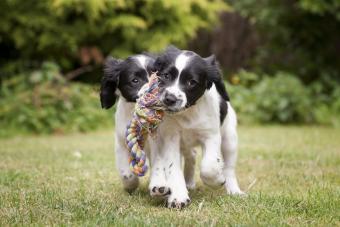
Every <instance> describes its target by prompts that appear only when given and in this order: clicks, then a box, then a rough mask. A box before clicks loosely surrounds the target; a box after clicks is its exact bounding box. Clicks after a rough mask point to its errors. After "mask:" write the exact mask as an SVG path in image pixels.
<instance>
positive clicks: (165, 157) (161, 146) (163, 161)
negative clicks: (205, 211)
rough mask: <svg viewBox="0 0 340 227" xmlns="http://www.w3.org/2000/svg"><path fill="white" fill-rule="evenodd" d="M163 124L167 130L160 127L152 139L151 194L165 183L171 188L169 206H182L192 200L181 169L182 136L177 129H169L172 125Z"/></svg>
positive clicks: (165, 185)
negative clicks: (180, 144)
mask: <svg viewBox="0 0 340 227" xmlns="http://www.w3.org/2000/svg"><path fill="white" fill-rule="evenodd" d="M162 126H165V127H164V128H165V129H167V130H165V131H162V130H161V129H160V128H159V129H158V130H159V131H158V135H157V137H156V138H155V139H154V140H153V141H151V140H152V139H150V147H151V153H152V155H151V157H152V159H151V164H152V166H153V167H152V173H151V180H150V186H149V189H150V194H151V195H153V193H154V192H153V191H154V190H157V188H158V190H160V188H161V187H160V186H162V184H164V185H163V188H165V189H169V190H170V192H168V193H167V194H166V195H167V204H168V207H169V208H171V207H173V208H182V207H184V206H186V205H187V204H188V203H189V202H190V199H189V195H188V190H187V188H186V184H185V179H184V175H183V171H182V169H181V154H180V149H179V148H180V147H179V137H180V136H179V135H178V134H176V133H175V132H176V131H175V130H169V128H170V127H166V125H165V123H163V125H162ZM155 187H156V189H155Z"/></svg>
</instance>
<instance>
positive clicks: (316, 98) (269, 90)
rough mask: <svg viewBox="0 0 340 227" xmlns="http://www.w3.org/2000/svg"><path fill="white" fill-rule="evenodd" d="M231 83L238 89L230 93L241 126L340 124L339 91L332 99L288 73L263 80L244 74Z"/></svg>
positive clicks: (249, 73) (253, 75)
mask: <svg viewBox="0 0 340 227" xmlns="http://www.w3.org/2000/svg"><path fill="white" fill-rule="evenodd" d="M231 82H232V83H233V84H236V85H234V86H228V91H229V92H230V95H231V101H232V104H233V106H234V107H235V109H236V111H237V113H238V116H239V120H240V122H241V123H242V122H243V123H249V122H259V123H319V124H332V125H337V124H338V123H339V119H338V118H339V116H340V101H339V99H337V98H336V97H339V95H340V89H339V88H337V89H334V93H333V94H332V97H329V96H328V95H324V93H323V92H322V91H321V90H320V89H317V87H319V86H321V85H320V84H319V85H317V84H315V85H314V86H309V87H307V86H305V85H303V84H302V83H301V82H300V80H299V79H298V78H297V77H296V76H294V75H292V74H289V73H285V72H278V73H277V74H275V75H274V76H267V75H262V76H260V75H257V74H255V73H252V72H246V71H241V72H240V73H239V74H237V75H234V76H233V77H232V78H231Z"/></svg>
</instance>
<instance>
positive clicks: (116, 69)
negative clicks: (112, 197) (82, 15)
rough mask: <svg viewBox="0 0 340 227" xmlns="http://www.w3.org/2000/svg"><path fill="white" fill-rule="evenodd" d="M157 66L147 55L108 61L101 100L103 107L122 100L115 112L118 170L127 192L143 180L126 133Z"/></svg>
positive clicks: (102, 83) (109, 59)
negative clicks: (133, 162) (134, 167)
mask: <svg viewBox="0 0 340 227" xmlns="http://www.w3.org/2000/svg"><path fill="white" fill-rule="evenodd" d="M153 63H154V59H153V57H151V56H149V55H145V54H140V55H134V56H131V57H128V58H127V59H126V60H120V59H114V58H112V57H110V58H108V59H107V60H106V63H105V68H104V76H103V78H102V82H101V90H100V101H101V105H102V107H103V108H105V109H108V108H110V107H112V106H113V105H114V104H115V102H116V100H117V98H118V97H119V99H118V103H117V109H116V113H115V123H116V127H115V155H116V167H117V169H118V171H119V175H120V177H121V180H122V182H123V186H124V188H125V190H127V191H129V192H132V191H133V190H135V189H136V188H137V187H138V184H139V180H138V177H137V176H136V175H134V174H133V173H132V172H131V170H130V167H129V163H128V155H129V152H128V150H127V148H126V145H125V130H126V126H127V124H128V122H129V121H130V120H131V117H132V113H133V111H134V105H135V102H136V99H137V98H138V92H139V90H140V89H141V87H142V86H143V85H144V84H145V83H147V81H148V77H149V75H150V74H151V67H152V65H153Z"/></svg>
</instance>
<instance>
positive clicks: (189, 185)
mask: <svg viewBox="0 0 340 227" xmlns="http://www.w3.org/2000/svg"><path fill="white" fill-rule="evenodd" d="M186 186H187V189H188V190H193V189H195V187H196V182H195V180H189V181H188V182H186Z"/></svg>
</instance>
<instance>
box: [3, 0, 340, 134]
mask: <svg viewBox="0 0 340 227" xmlns="http://www.w3.org/2000/svg"><path fill="white" fill-rule="evenodd" d="M0 9H1V20H0V88H1V90H0V128H1V129H2V130H1V131H0V136H6V135H14V134H16V133H18V132H20V133H32V132H33V133H64V132H70V131H71V132H72V131H89V130H93V129H96V128H98V127H103V126H109V125H112V111H111V112H105V111H103V110H101V109H100V105H99V99H98V83H95V84H90V85H89V84H83V83H78V82H74V81H71V80H72V78H71V79H70V78H69V77H68V75H69V74H70V73H71V74H72V72H74V71H77V70H78V69H83V68H84V67H88V66H90V71H91V73H89V75H90V77H91V78H92V81H97V82H99V78H100V77H101V74H102V71H101V68H102V63H103V60H104V58H105V57H106V56H108V55H112V56H114V57H117V58H125V57H127V56H129V55H131V54H136V53H140V52H143V51H151V52H158V51H161V50H162V49H163V48H164V47H165V46H167V45H169V44H175V45H177V46H179V47H180V48H186V47H187V45H188V42H189V41H190V40H191V39H192V38H194V37H195V36H196V35H197V32H198V31H199V30H200V29H207V30H208V31H213V30H214V29H216V28H218V24H219V22H218V13H219V12H222V11H226V10H227V11H229V10H231V11H233V12H235V13H238V14H240V15H242V16H243V17H244V18H247V19H248V20H249V22H250V23H251V25H252V26H253V27H254V29H255V31H256V34H257V35H258V37H259V40H260V42H259V46H258V48H257V49H256V53H255V54H254V55H253V57H252V58H251V59H249V67H248V68H247V71H245V70H241V71H239V72H238V73H235V74H233V75H227V76H226V78H229V79H230V82H231V84H230V83H228V84H227V87H228V90H229V92H230V93H231V98H232V103H233V105H234V106H235V108H236V110H237V112H238V116H239V121H240V122H241V123H250V122H252V123H254V122H256V123H285V124H296V123H304V124H306V123H308V124H310V123H313V124H326V125H335V126H339V125H340V123H339V119H340V118H339V116H340V101H339V97H340V89H339V87H340V86H339V83H340V58H339V54H338V53H340V40H339V37H340V29H339V28H340V0H330V1H317V0H282V1H274V0H261V1H255V0H224V1H223V0H210V1H208V0H185V1H175V0H173V1H168V0H144V1H142V0H139V1H129V0H86V1H85V0H84V1H80V0H45V1H36V0H25V1H21V0H2V1H0ZM83 50H85V52H86V51H88V53H87V52H86V54H85V55H84V53H83ZM236 51H237V50H236ZM224 70H225V71H228V69H224ZM85 71H86V70H85ZM90 81H91V80H90Z"/></svg>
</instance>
